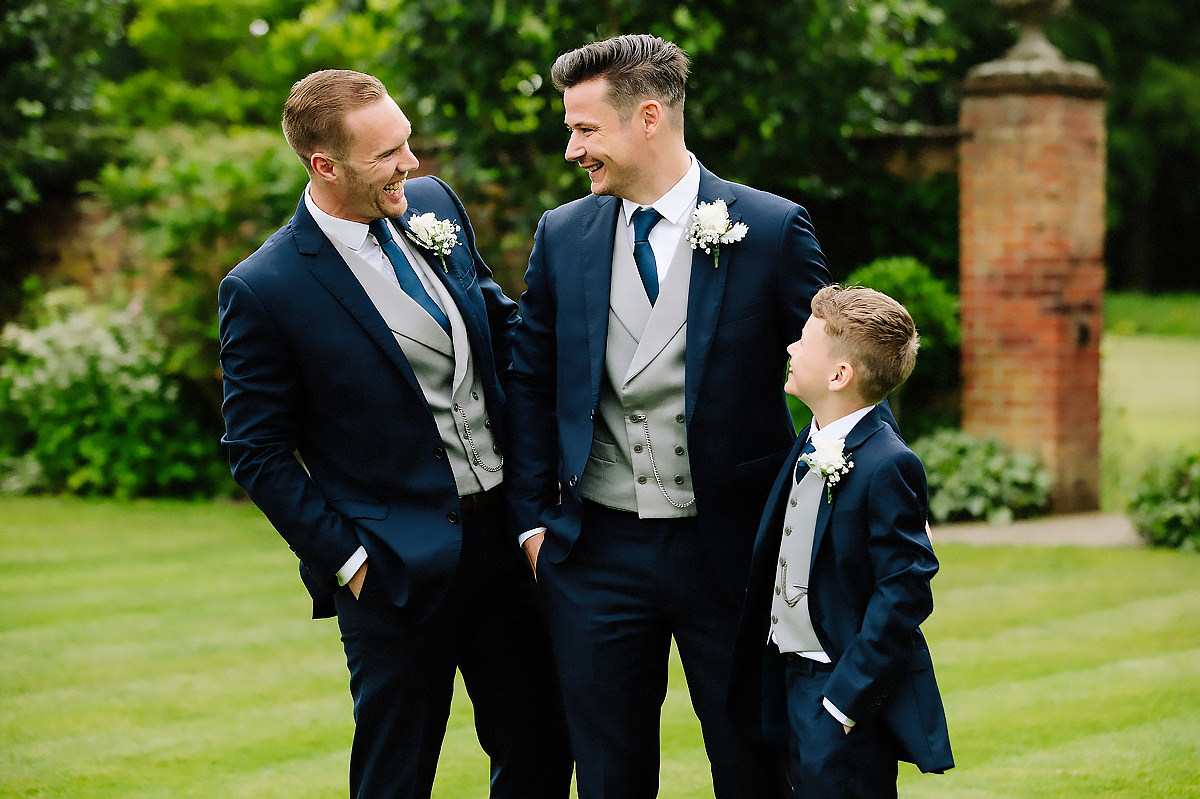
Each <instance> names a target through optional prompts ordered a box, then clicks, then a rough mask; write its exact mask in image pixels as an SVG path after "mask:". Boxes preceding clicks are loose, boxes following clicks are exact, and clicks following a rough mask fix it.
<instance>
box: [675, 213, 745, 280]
mask: <svg viewBox="0 0 1200 799" xmlns="http://www.w3.org/2000/svg"><path fill="white" fill-rule="evenodd" d="M749 232H750V228H748V227H746V225H745V224H744V223H742V222H738V223H737V224H734V223H733V222H732V221H731V220H730V219H729V207H728V206H727V205H725V201H724V200H714V201H713V202H711V203H700V204H699V205H697V206H696V210H695V211H693V212H692V221H691V222H690V223H689V224H688V227H687V240H688V242H689V243H690V244H691V245H692V249H693V250H694V249H696V248H697V247H699V248H700V249H702V250H704V251H705V252H711V253H712V254H713V269H716V268H717V259H718V258H719V257H720V254H721V245H722V244H733V243H734V242H735V241H741V240H742V239H744V238H745V237H746V234H747V233H749Z"/></svg>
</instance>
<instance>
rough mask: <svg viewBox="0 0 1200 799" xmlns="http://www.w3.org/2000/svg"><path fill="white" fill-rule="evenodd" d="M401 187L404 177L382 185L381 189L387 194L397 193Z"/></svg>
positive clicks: (402, 186)
mask: <svg viewBox="0 0 1200 799" xmlns="http://www.w3.org/2000/svg"><path fill="white" fill-rule="evenodd" d="M403 188H404V178H400V179H399V180H396V181H393V182H391V183H389V184H387V185H386V186H384V187H383V190H384V191H386V192H387V193H389V194H399V193H400V191H401V190H402V189H403Z"/></svg>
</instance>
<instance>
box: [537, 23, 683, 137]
mask: <svg viewBox="0 0 1200 799" xmlns="http://www.w3.org/2000/svg"><path fill="white" fill-rule="evenodd" d="M690 65H691V61H690V60H689V59H688V56H687V53H685V52H684V51H683V50H681V49H680V48H679V46H678V45H675V44H673V43H671V42H668V41H666V40H665V39H661V38H659V37H658V36H651V35H650V34H646V33H638V34H629V35H626V36H614V37H613V38H611V39H605V40H604V41H601V42H592V43H591V44H587V45H584V46H583V47H580V48H577V49H575V50H572V51H571V52H569V53H563V54H562V55H560V56H559V57H558V58H557V59H556V60H555V62H554V66H553V67H551V68H550V78H551V80H553V81H554V85H555V87H557V88H558V90H559V91H560V92H561V91H565V90H567V89H569V88H571V87H572V86H575V85H576V84H579V83H584V82H586V81H589V80H593V79H595V78H604V79H605V80H607V81H608V101H609V102H610V103H611V104H612V106H613V108H615V109H617V112H618V113H619V114H620V116H621V118H622V119H627V118H628V117H629V116H630V115H631V114H632V113H633V110H634V107H635V106H636V105H637V104H638V103H639V102H640V101H641V100H644V99H647V98H652V99H655V100H658V101H659V102H661V103H662V104H663V106H665V107H666V108H667V109H668V110H669V111H670V112H671V114H672V115H673V116H674V117H675V122H676V124H677V125H678V126H679V127H680V129H681V130H682V127H683V103H684V99H685V97H686V94H687V92H686V87H687V78H688V69H689V67H690Z"/></svg>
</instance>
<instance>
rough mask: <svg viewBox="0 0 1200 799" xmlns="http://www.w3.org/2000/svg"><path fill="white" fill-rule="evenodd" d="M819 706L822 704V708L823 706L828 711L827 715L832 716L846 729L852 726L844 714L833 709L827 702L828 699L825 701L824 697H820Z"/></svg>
mask: <svg viewBox="0 0 1200 799" xmlns="http://www.w3.org/2000/svg"><path fill="white" fill-rule="evenodd" d="M821 704H822V705H824V706H825V709H826V710H828V711H829V715H831V716H833V717H834V718H835V719H837V720H838V721H840V722H841V723H842V724H844V725H845V726H847V727H853V726H854V722H853V721H851V720H850V719H849V718H848V717H847V716H846V714H845V713H843V712H842V711H840V710H838V709H837V708H836V707H834V705H833V702H830V701H829V700H828V699H826V698H825V697H821Z"/></svg>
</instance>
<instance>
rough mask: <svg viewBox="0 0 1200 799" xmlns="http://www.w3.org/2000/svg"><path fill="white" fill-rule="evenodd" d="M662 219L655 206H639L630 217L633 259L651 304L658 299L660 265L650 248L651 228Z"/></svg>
mask: <svg viewBox="0 0 1200 799" xmlns="http://www.w3.org/2000/svg"><path fill="white" fill-rule="evenodd" d="M660 219H662V216H660V215H659V213H658V211H655V210H654V209H653V208H639V209H637V210H636V211H634V212H633V216H631V217H630V221H631V222H633V260H634V261H636V262H637V268H638V272H639V273H640V274H641V276H642V285H643V286H645V287H646V296H647V297H649V298H650V304H651V305H653V304H654V301H655V300H657V299H658V265H657V264H656V263H654V250H652V249H651V248H650V230H651V228H653V227H654V226H655V225H657V224H658V220H660Z"/></svg>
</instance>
